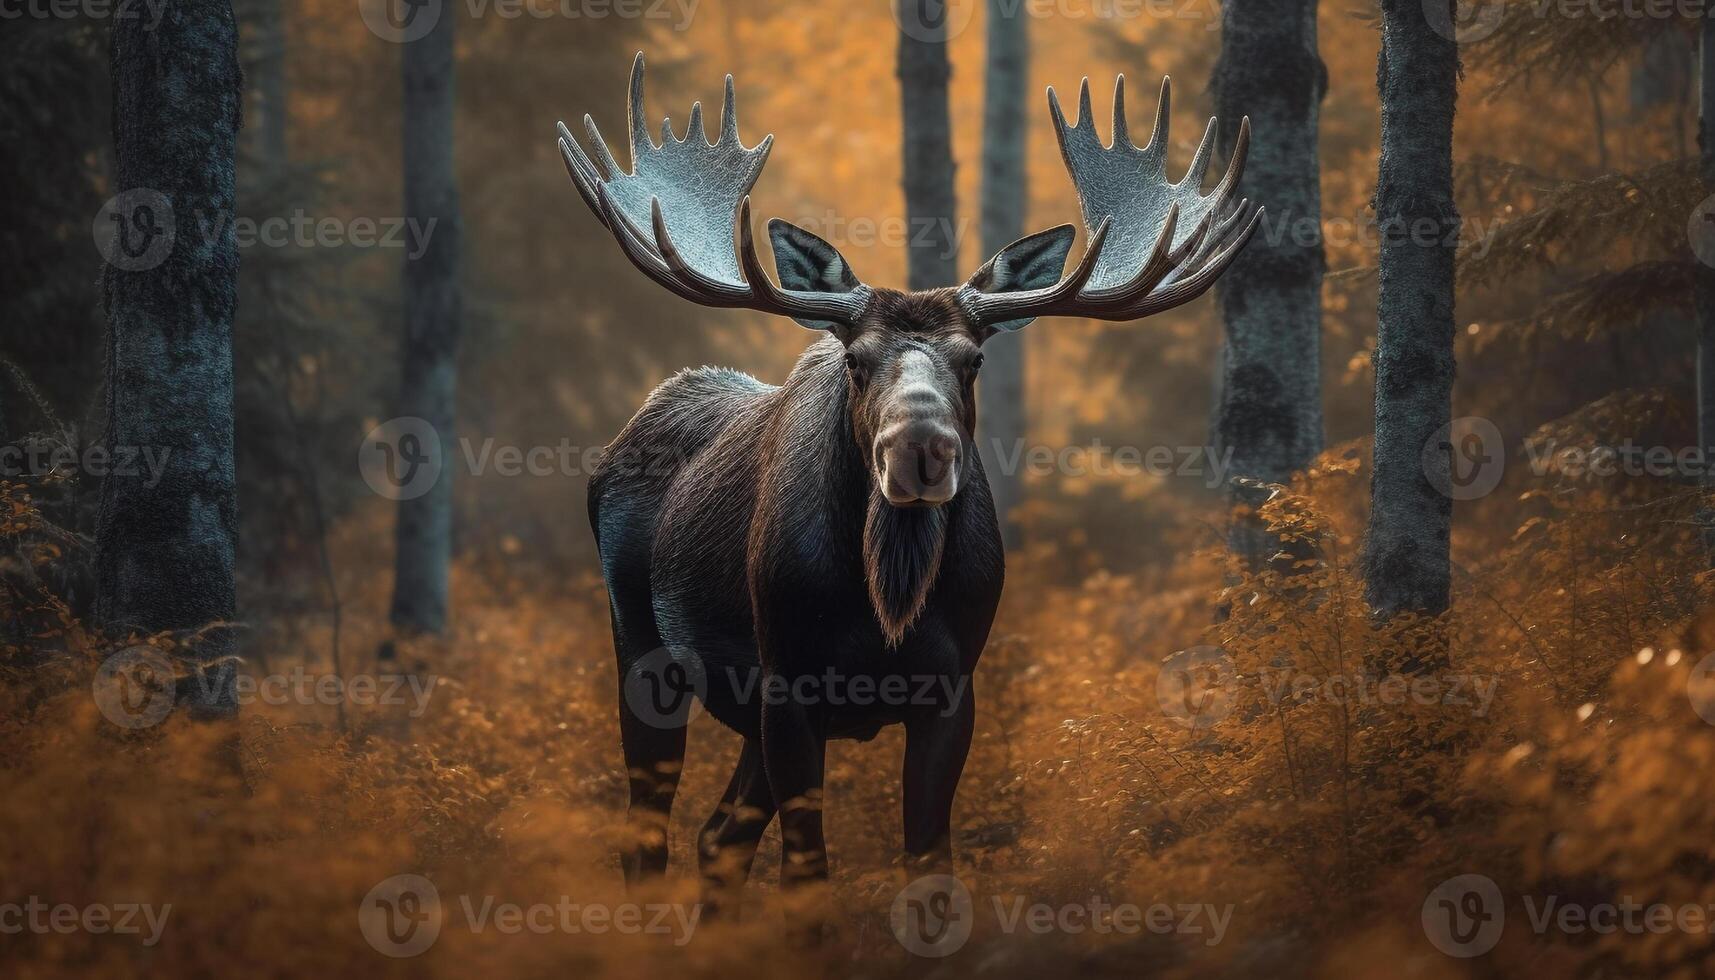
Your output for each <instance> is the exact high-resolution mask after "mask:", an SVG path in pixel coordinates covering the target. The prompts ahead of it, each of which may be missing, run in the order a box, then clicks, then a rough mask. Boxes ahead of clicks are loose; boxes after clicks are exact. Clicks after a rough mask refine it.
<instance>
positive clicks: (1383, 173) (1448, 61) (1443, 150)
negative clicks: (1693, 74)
mask: <svg viewBox="0 0 1715 980" xmlns="http://www.w3.org/2000/svg"><path fill="white" fill-rule="evenodd" d="M1447 2H1449V3H1451V2H1452V0H1447ZM1450 15H1451V13H1450ZM1376 80H1377V85H1378V87H1379V89H1380V91H1381V108H1382V146H1381V162H1380V166H1379V173H1378V175H1377V181H1376V195H1375V212H1376V222H1377V225H1378V230H1379V232H1380V236H1381V271H1380V279H1381V282H1380V290H1379V294H1378V296H1377V301H1376V306H1377V318H1378V323H1377V330H1376V353H1375V373H1376V381H1375V384H1376V394H1375V416H1376V433H1375V470H1374V475H1373V476H1372V477H1371V481H1370V524H1369V534H1368V539H1367V540H1366V542H1365V549H1364V571H1365V577H1366V579H1365V597H1366V599H1367V600H1368V602H1369V605H1370V608H1371V609H1372V610H1373V611H1374V612H1375V613H1376V614H1377V615H1378V616H1380V617H1383V618H1387V617H1390V616H1392V615H1393V614H1395V613H1398V612H1402V611H1411V612H1419V613H1424V614H1429V615H1435V614H1439V613H1441V612H1443V611H1444V610H1446V609H1447V607H1448V604H1449V602H1450V601H1451V588H1452V583H1451V575H1452V572H1451V566H1450V564H1449V555H1448V546H1449V537H1450V534H1451V529H1452V519H1453V501H1452V498H1451V497H1450V496H1448V495H1447V494H1446V493H1444V492H1443V490H1445V489H1447V488H1448V487H1449V486H1450V476H1451V448H1450V447H1449V446H1448V445H1447V436H1446V431H1445V427H1446V426H1447V424H1448V423H1449V422H1450V421H1451V419H1452V414H1453V371H1454V363H1453V257H1454V250H1455V247H1456V243H1457V240H1458V232H1459V212H1458V209H1457V208H1456V207H1455V206H1454V202H1453V112H1454V103H1455V100H1456V99H1457V97H1458V83H1459V50H1458V46H1457V45H1456V44H1455V43H1454V42H1453V41H1452V40H1451V39H1449V38H1446V37H1443V36H1441V35H1440V34H1438V33H1437V32H1436V31H1435V30H1434V28H1432V27H1431V26H1430V23H1429V19H1428V18H1426V17H1425V16H1424V12H1423V6H1422V4H1421V3H1419V2H1418V0H1382V50H1381V58H1380V65H1379V67H1378V71H1377V75H1376ZM1438 487H1439V488H1440V489H1438Z"/></svg>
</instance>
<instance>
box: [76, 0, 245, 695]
mask: <svg viewBox="0 0 1715 980" xmlns="http://www.w3.org/2000/svg"><path fill="white" fill-rule="evenodd" d="M112 72H113V140H114V148H115V160H116V164H117V175H116V178H117V179H116V180H115V181H114V186H115V187H116V188H117V189H118V190H119V191H120V193H121V196H120V198H118V200H119V202H121V203H120V204H119V206H118V207H117V208H115V209H114V213H113V215H112V217H113V218H114V219H115V220H116V221H118V222H119V224H120V231H119V232H118V234H117V235H116V241H115V244H114V248H115V249H118V250H119V251H117V252H110V253H109V260H110V262H109V265H108V267H107V269H106V272H105V275H104V294H105V301H106V308H107V319H108V346H107V371H108V391H107V434H106V440H105V442H106V446H107V448H108V450H109V454H110V457H111V458H119V457H118V455H117V454H119V453H133V452H140V451H141V450H143V449H145V448H147V449H150V450H152V451H153V452H154V453H155V454H156V455H157V458H163V459H165V461H166V462H165V466H164V471H163V472H161V473H160V474H158V479H155V476H157V475H152V474H146V473H142V472H138V471H136V469H137V468H132V467H117V466H116V467H114V468H113V473H111V474H110V475H108V476H107V478H106V480H105V481H104V482H103V484H102V493H101V516H100V519H99V524H98V529H97V533H96V575H97V586H96V613H97V616H98V617H99V619H100V620H101V621H102V622H103V623H104V624H105V625H107V626H108V627H109V628H111V629H113V630H115V631H120V632H126V631H139V632H145V633H154V632H159V631H167V630H171V631H188V632H190V633H191V635H193V636H195V637H196V638H197V642H196V643H195V644H194V646H192V647H191V652H192V654H193V655H194V656H196V657H197V658H200V659H201V660H203V661H207V660H211V659H215V658H219V657H222V656H224V655H225V654H227V653H229V652H230V650H231V648H232V635H231V632H230V630H229V629H227V628H223V626H224V624H227V623H229V622H230V621H231V620H232V619H233V616H234V612H235V606H236V587H235V585H234V557H235V553H236V545H237V500H236V493H235V489H234V488H235V479H234V465H233V435H232V433H233V409H232V405H233V394H232V391H233V389H232V318H233V311H234V307H235V305H236V300H237V294H238V245H237V239H236V237H235V235H234V232H233V226H232V222H231V220H230V218H231V217H232V215H233V204H234V196H235V165H234V154H235V150H236V140H237V133H238V126H239V118H240V114H241V111H240V100H241V98H242V95H241V91H240V88H241V81H240V80H241V72H240V70H239V65H238V26H237V23H236V21H235V19H234V18H233V14H232V7H231V5H230V3H229V0H177V2H175V3H172V4H168V5H167V6H166V7H165V8H163V10H162V11H161V19H160V22H159V24H158V25H156V24H152V23H150V22H149V21H148V19H146V18H141V17H116V18H114V19H113V34H112ZM205 227H207V228H215V229H218V230H217V231H215V232H212V233H205V232H204V231H203V229H204V228H205ZM167 236H171V237H167ZM162 249H164V251H162ZM216 624H221V625H216ZM232 682H233V674H232V673H231V672H230V671H228V670H218V671H211V672H208V676H207V677H205V678H204V682H203V683H199V684H196V685H193V686H192V690H193V692H194V693H193V694H192V695H191V696H192V699H193V700H192V701H191V702H190V703H191V706H192V708H193V712H195V713H200V714H203V715H212V716H219V715H227V714H230V713H232V712H233V711H235V710H236V708H237V701H236V698H235V696H234V689H233V684H232Z"/></svg>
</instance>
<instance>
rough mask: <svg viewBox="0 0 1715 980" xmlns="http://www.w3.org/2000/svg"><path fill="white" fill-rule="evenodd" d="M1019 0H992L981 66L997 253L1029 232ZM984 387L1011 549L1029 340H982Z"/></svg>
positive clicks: (1026, 50)
mask: <svg viewBox="0 0 1715 980" xmlns="http://www.w3.org/2000/svg"><path fill="white" fill-rule="evenodd" d="M1026 23H1027V21H1026V18H1025V16H1024V13H1023V10H1022V8H1021V7H1020V6H1019V5H1018V3H1017V2H1016V0H989V7H988V53H987V61H986V65H985V68H984V72H983V187H982V234H983V254H984V255H994V254H995V253H996V252H999V251H1000V250H1001V249H1003V248H1005V247H1006V246H1008V245H1010V244H1012V242H1014V241H1016V240H1017V239H1018V238H1019V237H1020V236H1021V235H1023V234H1024V217H1025V215H1024V211H1025V205H1026V203H1027V195H1026V193H1025V155H1024V149H1025V132H1026V130H1025V105H1026V101H1027V100H1026V97H1025V88H1026V86H1027V85H1028V84H1029V81H1030V38H1029V35H1028V33H1027V32H1026V31H1025V25H1026ZM983 348H984V351H983V370H982V391H981V393H980V397H979V398H978V399H977V430H978V432H979V433H980V435H979V438H978V442H979V443H981V444H982V445H983V446H987V447H990V450H991V451H990V452H989V453H987V454H986V455H985V456H984V460H983V462H984V466H983V468H984V470H986V471H987V474H988V481H989V489H990V490H991V491H993V493H994V507H995V513H997V514H999V515H1000V534H1001V540H1002V542H1003V543H1004V544H1005V545H1006V546H1007V547H1008V548H1015V547H1017V546H1019V545H1020V544H1022V543H1023V542H1022V540H1021V538H1022V534H1021V530H1020V528H1019V525H1018V519H1017V516H1016V515H1015V514H1014V511H1015V509H1016V508H1017V507H1018V505H1019V504H1021V503H1023V501H1024V481H1023V479H1022V478H1021V476H1020V474H1019V472H1018V469H1017V467H1016V466H1015V467H1013V468H1012V469H1010V470H1008V469H1006V468H1005V467H1004V466H1003V463H1004V462H1005V461H1006V460H1016V459H1017V458H1019V457H1018V454H1017V449H1018V443H1019V441H1020V440H1022V439H1023V438H1024V434H1025V429H1026V422H1025V419H1026V414H1025V387H1024V338H1023V337H1021V336H1019V335H1017V334H1001V335H998V336H995V337H992V338H990V339H989V341H988V342H987V343H985V344H984V345H983Z"/></svg>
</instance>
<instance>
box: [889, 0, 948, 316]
mask: <svg viewBox="0 0 1715 980" xmlns="http://www.w3.org/2000/svg"><path fill="white" fill-rule="evenodd" d="M898 2H899V23H900V29H899V61H898V69H897V74H898V76H899V105H900V117H901V119H902V121H903V123H904V129H905V141H904V151H905V178H904V179H905V217H906V229H907V234H908V235H909V236H910V244H909V247H908V248H907V252H906V254H907V260H908V262H909V269H908V271H907V273H906V281H907V284H908V285H909V286H910V288H912V289H932V288H934V287H936V286H951V285H953V284H954V283H955V282H957V281H958V274H959V270H958V260H959V241H958V235H957V234H956V232H955V228H956V224H955V217H956V214H957V208H958V201H957V198H956V197H955V196H954V193H953V126H952V120H951V119H950V118H949V109H948V105H947V86H948V83H949V82H950V81H951V79H952V75H953V69H952V66H951V65H950V64H949V63H948V62H947V21H946V18H947V10H946V4H945V3H944V0H898Z"/></svg>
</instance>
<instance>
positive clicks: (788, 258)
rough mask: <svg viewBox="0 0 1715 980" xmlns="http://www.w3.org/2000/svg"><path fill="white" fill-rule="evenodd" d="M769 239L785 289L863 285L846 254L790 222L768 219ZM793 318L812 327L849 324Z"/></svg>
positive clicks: (836, 290) (839, 289)
mask: <svg viewBox="0 0 1715 980" xmlns="http://www.w3.org/2000/svg"><path fill="white" fill-rule="evenodd" d="M768 239H769V241H770V242H772V243H773V245H774V271H775V273H776V274H777V275H779V277H780V285H781V287H782V288H785V289H795V290H798V291H799V292H805V293H849V292H851V291H852V290H854V289H856V288H858V287H859V286H860V285H862V283H861V282H859V280H858V277H857V275H856V274H855V273H853V272H852V267H851V266H850V265H849V264H848V263H847V262H846V260H845V256H843V255H841V254H840V253H839V251H838V250H837V249H835V248H834V247H833V246H832V245H829V244H828V243H827V242H825V241H823V240H822V239H821V238H820V237H819V236H817V235H814V234H811V233H810V232H807V231H805V230H804V229H802V228H800V227H798V226H797V225H795V224H793V223H792V222H790V221H783V220H781V219H779V218H774V219H773V220H771V221H769V222H768ZM793 319H794V320H797V321H798V322H799V323H801V324H803V325H804V326H806V327H809V328H810V329H812V330H833V329H836V328H838V327H842V326H847V325H848V324H839V323H835V322H833V321H832V320H806V319H803V318H802V317H793Z"/></svg>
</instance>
